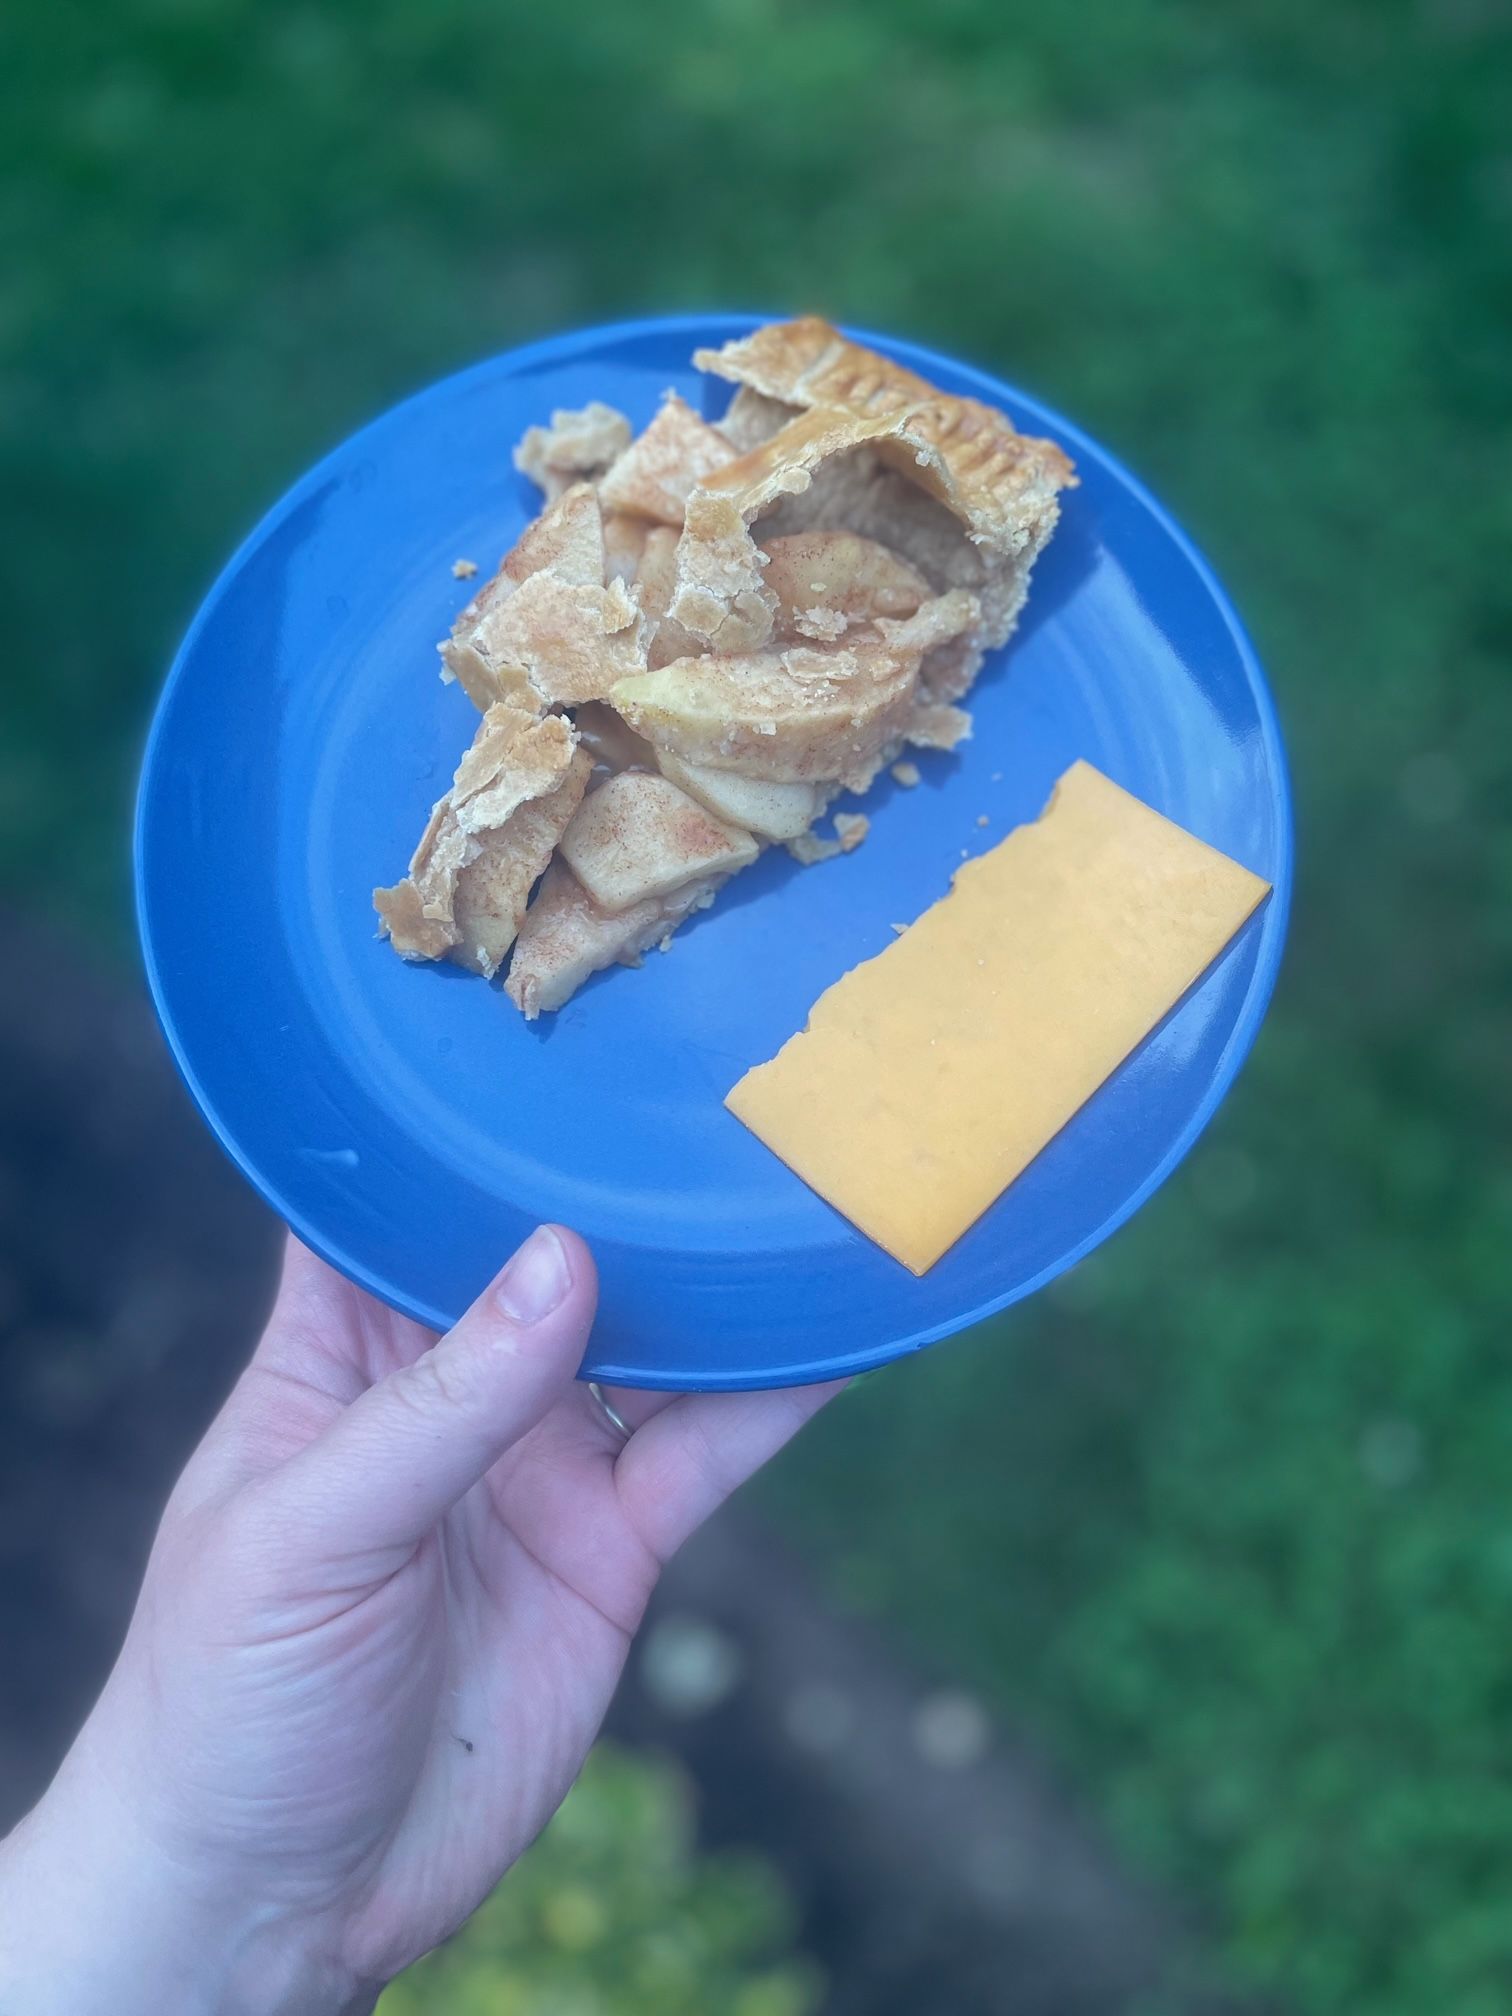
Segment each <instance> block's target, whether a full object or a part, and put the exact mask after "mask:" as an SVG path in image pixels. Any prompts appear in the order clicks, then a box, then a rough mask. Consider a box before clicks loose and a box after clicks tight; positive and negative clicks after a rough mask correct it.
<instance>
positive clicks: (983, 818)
mask: <svg viewBox="0 0 1512 2016" xmlns="http://www.w3.org/2000/svg"><path fill="white" fill-rule="evenodd" d="M977 824H978V826H990V825H991V824H992V821H991V820H990V819H989V818H988V817H987V814H986V813H985V812H978V814H977Z"/></svg>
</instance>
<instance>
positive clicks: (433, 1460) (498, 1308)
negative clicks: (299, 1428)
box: [269, 1225, 598, 1555]
mask: <svg viewBox="0 0 1512 2016" xmlns="http://www.w3.org/2000/svg"><path fill="white" fill-rule="evenodd" d="M597 1299H598V1288H597V1280H596V1277H595V1273H594V1267H593V1260H592V1257H591V1256H590V1254H589V1252H588V1249H587V1247H586V1246H585V1245H584V1244H583V1242H582V1240H581V1239H579V1238H578V1237H577V1235H576V1234H575V1233H572V1232H567V1231H564V1230H563V1229H562V1228H560V1227H558V1226H554V1225H543V1226H541V1227H540V1229H539V1230H538V1231H536V1232H533V1233H532V1234H531V1236H530V1237H529V1238H528V1239H527V1240H526V1241H525V1244H524V1245H523V1246H522V1247H521V1248H520V1249H519V1251H518V1252H517V1253H516V1254H515V1255H514V1257H513V1259H511V1260H510V1262H509V1263H508V1265H507V1266H506V1267H505V1268H504V1270H503V1272H502V1273H501V1274H500V1275H499V1276H498V1277H497V1279H496V1280H495V1281H494V1282H493V1283H492V1285H491V1286H490V1287H488V1288H487V1289H485V1290H484V1292H483V1294H482V1295H480V1296H479V1297H478V1299H477V1301H476V1302H474V1304H473V1305H472V1307H471V1308H470V1309H469V1310H468V1312H467V1314H466V1315H465V1316H464V1317H463V1318H462V1320H461V1321H460V1322H459V1323H458V1324H457V1326H456V1328H455V1329H454V1330H451V1331H448V1333H447V1334H446V1336H444V1337H442V1338H441V1339H439V1341H438V1342H437V1343H436V1344H434V1345H433V1346H432V1347H431V1349H430V1350H428V1351H426V1352H424V1353H423V1354H422V1355H421V1356H420V1357H419V1358H417V1359H415V1361H414V1362H413V1364H410V1365H404V1366H401V1367H400V1368H399V1370H398V1371H396V1372H391V1373H390V1374H389V1375H388V1377H387V1378H385V1379H381V1380H380V1381H379V1382H378V1384H377V1385H376V1386H371V1387H369V1388H368V1390H367V1391H366V1392H365V1393H363V1394H362V1395H361V1396H360V1397H359V1398H358V1399H356V1400H354V1401H353V1402H352V1404H351V1405H350V1406H349V1407H348V1408H347V1409H346V1410H345V1412H344V1413H342V1414H341V1415H340V1416H339V1417H338V1419H337V1420H336V1421H335V1422H334V1423H333V1424H332V1426H331V1427H330V1428H329V1429H327V1431H326V1432H325V1433H324V1434H323V1435H321V1436H318V1437H317V1438H316V1440H315V1441H313V1442H311V1443H310V1444H309V1445H308V1446H307V1447H306V1448H304V1449H303V1450H301V1451H300V1453H299V1454H298V1455H297V1456H295V1457H294V1458H292V1459H291V1461H290V1462H288V1463H287V1464H285V1466H284V1467H283V1469H282V1471H280V1472H279V1473H277V1476H276V1478H274V1479H269V1490H270V1493H271V1494H272V1495H274V1496H276V1497H277V1498H279V1499H281V1500H282V1501H283V1505H284V1509H285V1510H286V1511H287V1512H288V1513H290V1514H293V1515H295V1516H299V1517H300V1523H301V1524H302V1523H303V1522H304V1519H305V1518H312V1519H314V1520H316V1521H317V1522H318V1528H319V1531H320V1533H321V1537H322V1540H323V1542H324V1543H325V1544H326V1546H327V1547H328V1548H329V1549H330V1550H331V1551H333V1552H336V1553H339V1554H343V1555H347V1554H354V1553H357V1554H365V1553H368V1552H372V1551H379V1552H381V1551H384V1550H387V1549H396V1550H403V1551H408V1550H409V1549H410V1548H412V1547H414V1546H415V1545H416V1544H417V1543H418V1542H419V1540H420V1539H421V1538H422V1537H423V1536H424V1535H425V1534H426V1533H428V1532H429V1531H430V1530H431V1528H432V1527H433V1526H434V1525H435V1524H436V1522H437V1521H438V1520H439V1519H440V1518H441V1516H442V1514H443V1513H445V1512H447V1511H448V1510H449V1509H450V1508H451V1507H452V1506H453V1505H455V1504H456V1502H457V1500H458V1499H459V1498H461V1497H462V1496H463V1494H464V1493H465V1492H466V1491H467V1490H469V1489H470V1487H471V1486H472V1485H474V1484H476V1483H477V1482H478V1481H479V1479H480V1478H482V1477H484V1476H485V1475H486V1474H487V1473H488V1471H489V1470H490V1469H491V1468H492V1467H493V1465H494V1464H495V1463H497V1462H498V1460H499V1458H500V1457H501V1456H502V1455H503V1454H504V1452H505V1450H507V1449H508V1448H509V1447H510V1446H511V1445H512V1444H513V1443H515V1442H518V1441H519V1439H520V1437H521V1436H522V1435H524V1434H526V1433H527V1432H528V1431H529V1430H530V1429H531V1428H533V1427H534V1426H535V1424H536V1423H537V1422H538V1421H539V1420H540V1419H541V1418H542V1416H543V1415H544V1414H545V1413H546V1412H547V1410H548V1409H549V1408H550V1407H551V1405H552V1403H553V1401H555V1400H556V1399H557V1398H558V1397H559V1396H560V1395H561V1394H562V1393H563V1392H564V1391H565V1390H566V1389H567V1387H568V1386H569V1385H570V1384H571V1383H572V1379H573V1376H574V1374H575V1373H576V1371H577V1368H578V1365H579V1363H580V1361H581V1359H582V1355H583V1349H584V1346H585V1345H586V1343H587V1341H588V1332H589V1329H590V1328H591V1326H592V1322H593V1312H594V1306H595V1304H596V1302H597Z"/></svg>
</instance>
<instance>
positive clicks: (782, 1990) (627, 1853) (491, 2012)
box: [379, 1745, 819, 2016]
mask: <svg viewBox="0 0 1512 2016" xmlns="http://www.w3.org/2000/svg"><path fill="white" fill-rule="evenodd" d="M691 1819H692V1810H691V1805H690V1801H689V1794H688V1787H687V1785H686V1783H685V1782H684V1780H683V1777H682V1774H681V1772H680V1771H679V1770H678V1769H677V1768H676V1767H675V1766H674V1765H672V1764H670V1763H667V1762H663V1761H660V1760H657V1761H654V1762H653V1761H649V1760H647V1759H645V1758H638V1757H631V1756H628V1755H626V1754H625V1753H623V1752H621V1751H616V1750H614V1749H612V1748H611V1747H609V1746H608V1745H600V1747H599V1748H598V1749H597V1750H595V1751H594V1753H593V1755H592V1756H591V1757H590V1758H589V1760H588V1763H587V1765H586V1767H585V1768H584V1771H583V1775H582V1776H581V1778H579V1780H578V1782H577V1784H576V1785H575V1786H574V1787H573V1789H572V1791H571V1792H570V1793H569V1794H568V1795H567V1801H566V1804H565V1805H564V1806H563V1807H562V1810H561V1811H560V1813H558V1814H557V1816H556V1818H555V1819H554V1820H553V1821H552V1823H551V1825H550V1826H549V1827H548V1828H547V1829H546V1832H545V1833H544V1834H543V1835H542V1836H541V1838H540V1840H539V1841H538V1842H537V1843H536V1845H535V1847H534V1848H532V1849H531V1851H530V1853H529V1854H528V1855H526V1856H525V1858H524V1860H523V1861H521V1862H520V1863H518V1864H517V1865H516V1867H515V1868H514V1869H512V1870H511V1871H510V1873H509V1875H508V1876H507V1877H506V1878H505V1880H504V1881H503V1883H501V1884H500V1885H499V1888H498V1889H497V1890H496V1891H495V1892H494V1893H493V1895H492V1896H491V1897H490V1898H489V1899H488V1900H487V1902H486V1903H485V1904H483V1906H482V1907H481V1908H480V1909H479V1910H478V1911H477V1912H476V1914H475V1915H474V1916H473V1917H472V1918H471V1919H469V1921H468V1923H467V1924H466V1925H465V1926H463V1928H462V1930H461V1931H460V1932H459V1933H458V1934H457V1936H456V1937H455V1938H454V1939H452V1940H451V1941H450V1942H449V1943H448V1944H447V1945H445V1946H442V1947H440V1948H438V1950H437V1951H436V1952H434V1953H432V1954H430V1955H429V1956H428V1957H427V1958H426V1959H424V1960H422V1961H420V1962H419V1963H418V1964H417V1965H416V1966H414V1967H411V1968H410V1969H409V1971H408V1972H407V1973H405V1974H403V1975H401V1976H400V1978H399V1979H398V1980H397V1981H396V1982H395V1983H394V1984H393V1986H392V1987H391V1988H390V1989H389V1990H388V1992H387V1993H386V1994H385V1995H384V1996H383V1997H382V1999H381V2001H380V2003H379V2011H380V2016H707V2012H708V2011H710V2010H715V2009H717V2010H718V2011H719V2012H720V2016H813V2012H814V2011H815V2010H816V2009H817V2008H818V2006H819V1982H818V1977H817V1975H816V1974H815V1973H814V1972H813V1970H812V1969H811V1968H809V1967H808V1966H807V1965H805V1964H804V1963H802V1962H797V1961H793V1960H784V1961H781V1962H780V1963H777V1964H774V1963H773V1959H772V1956H773V1955H774V1954H777V1953H781V1952H782V1950H783V1949H784V1947H785V1946H786V1945H788V1944H789V1942H790V1941H791V1938H792V1932H793V1925H792V1914H791V1911H790V1909H789V1907H788V1903H787V1899H786V1898H785V1897H784V1896H783V1894H782V1892H781V1890H780V1889H779V1888H778V1887H777V1885H776V1883H775V1880H774V1878H773V1877H772V1875H771V1873H770V1871H769V1870H768V1869H767V1867H766V1866H765V1864H763V1863H760V1862H757V1861H755V1860H753V1859H751V1858H750V1857H746V1856H735V1855H729V1854H725V1855H719V1856H704V1857H699V1856H698V1855H696V1854H695V1852H694V1847H693V1838H692V1826H691Z"/></svg>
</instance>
